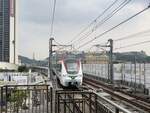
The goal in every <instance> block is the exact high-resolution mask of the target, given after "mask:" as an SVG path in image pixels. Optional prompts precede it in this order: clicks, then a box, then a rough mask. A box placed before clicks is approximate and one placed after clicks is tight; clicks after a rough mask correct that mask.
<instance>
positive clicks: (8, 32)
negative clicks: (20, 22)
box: [0, 0, 18, 64]
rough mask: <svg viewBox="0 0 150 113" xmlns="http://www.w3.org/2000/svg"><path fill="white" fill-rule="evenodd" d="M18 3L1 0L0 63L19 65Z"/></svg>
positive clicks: (16, 0)
mask: <svg viewBox="0 0 150 113" xmlns="http://www.w3.org/2000/svg"><path fill="white" fill-rule="evenodd" d="M17 2H18V0H0V62H9V63H14V64H17V63H18V55H17V40H16V39H17V13H18V10H17V9H18V8H17Z"/></svg>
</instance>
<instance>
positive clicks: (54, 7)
mask: <svg viewBox="0 0 150 113" xmlns="http://www.w3.org/2000/svg"><path fill="white" fill-rule="evenodd" d="M55 10H56V0H54V4H53V10H52V11H53V12H52V20H51V29H50V36H51V37H52V36H53V32H54V19H55Z"/></svg>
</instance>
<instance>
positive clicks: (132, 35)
mask: <svg viewBox="0 0 150 113" xmlns="http://www.w3.org/2000/svg"><path fill="white" fill-rule="evenodd" d="M145 33H150V29H148V30H144V31H141V32H137V33H134V34H131V35H128V36H125V37H121V38H118V39H115V40H114V41H115V42H118V41H121V40H127V39H131V38H135V37H136V36H141V35H143V34H145Z"/></svg>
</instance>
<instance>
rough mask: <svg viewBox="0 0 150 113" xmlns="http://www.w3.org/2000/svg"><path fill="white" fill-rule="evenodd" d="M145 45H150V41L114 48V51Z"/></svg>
mask: <svg viewBox="0 0 150 113" xmlns="http://www.w3.org/2000/svg"><path fill="white" fill-rule="evenodd" d="M145 43H150V40H148V41H143V42H138V43H134V44H130V45H126V46H122V47H118V48H115V49H114V50H118V49H123V48H129V47H133V46H137V45H141V44H145Z"/></svg>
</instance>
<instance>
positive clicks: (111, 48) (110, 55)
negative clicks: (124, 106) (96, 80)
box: [108, 39, 114, 84]
mask: <svg viewBox="0 0 150 113" xmlns="http://www.w3.org/2000/svg"><path fill="white" fill-rule="evenodd" d="M108 42H109V43H110V44H109V46H108V47H110V52H109V59H110V60H109V64H110V82H111V84H113V83H114V69H113V67H114V66H113V40H112V39H109V40H108Z"/></svg>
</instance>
